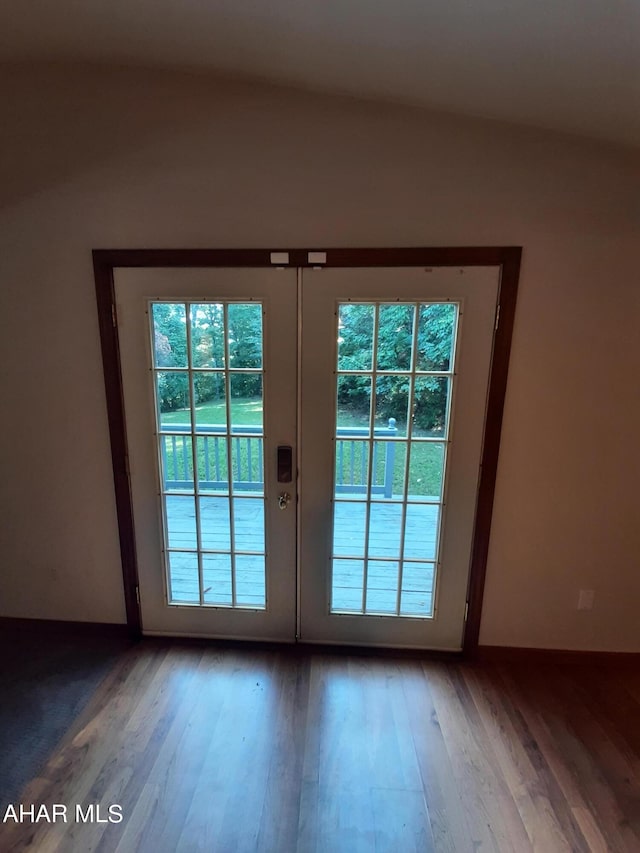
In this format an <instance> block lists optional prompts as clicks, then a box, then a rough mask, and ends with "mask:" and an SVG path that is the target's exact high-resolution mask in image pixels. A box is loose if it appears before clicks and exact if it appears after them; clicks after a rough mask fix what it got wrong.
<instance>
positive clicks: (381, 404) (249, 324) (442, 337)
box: [153, 302, 456, 435]
mask: <svg viewBox="0 0 640 853" xmlns="http://www.w3.org/2000/svg"><path fill="white" fill-rule="evenodd" d="M224 315H225V312H224V308H223V306H222V305H221V304H217V303H202V304H198V305H192V306H191V347H192V361H193V366H194V367H196V368H208V369H209V370H212V369H213V370H216V369H218V370H220V369H222V368H224V367H225V358H226V353H225V316H224ZM374 315H375V306H374V305H373V304H371V303H369V304H362V303H347V304H343V305H342V306H341V307H340V325H339V340H338V367H339V369H340V370H368V371H370V370H371V369H372V366H373V365H372V359H373V350H374V342H373V333H374ZM414 315H415V307H414V306H413V305H411V304H406V303H401V302H398V303H385V304H382V305H381V306H380V310H379V321H378V341H377V358H376V361H377V365H376V366H377V369H378V370H382V371H385V370H386V371H408V370H410V369H411V368H412V358H413V354H412V352H411V342H412V339H413V333H414V323H415V316H414ZM153 318H154V334H155V352H156V364H157V366H158V367H164V368H167V371H166V372H163V373H161V374H160V375H159V381H158V396H159V400H160V409H161V411H162V412H170V411H174V410H176V409H183V408H186V407H188V405H189V393H188V383H187V381H186V375H185V374H180V373H175V372H173V373H172V372H170V370H171V368H176V367H186V366H187V331H186V322H187V318H186V316H185V306H184V305H183V304H179V303H155V304H154V305H153ZM455 319H456V308H455V306H453V305H450V304H448V303H434V304H429V303H424V304H421V305H419V308H418V328H417V352H416V354H415V363H416V367H417V369H418V370H424V371H443V370H448V369H449V364H450V359H451V356H452V342H453V330H454V327H455ZM226 336H227V348H228V358H229V366H230V367H232V368H233V367H235V368H244V369H247V370H251V369H253V370H260V368H261V367H262V308H261V306H260V305H258V304H254V303H242V304H240V303H231V304H229V306H228V309H227V330H226ZM409 390H410V383H409V377H408V375H406V373H405V374H404V375H403V374H402V373H399V374H398V373H396V375H378V378H377V386H376V422H377V423H379V424H380V423H384V424H386V423H387V421H388V419H389V418H396V420H397V421H398V423H399V424H405V423H406V421H407V413H408V409H409ZM447 390H448V389H447V381H446V380H444V379H442V378H440V377H436V376H422V377H419V378H418V379H417V380H416V386H415V393H414V400H413V402H412V406H411V408H412V416H413V419H414V428H415V429H417V430H420V431H421V432H422V433H423V434H425V433H426V434H432V435H438V434H441V433H442V431H443V429H444V418H445V413H446V403H447ZM230 391H231V395H232V397H234V398H251V397H259V396H260V395H261V393H262V377H261V375H260V374H259V373H257V372H256V373H246V374H245V373H243V374H234V375H233V378H232V382H231V389H230ZM194 394H195V401H194V402H195V405H196V406H198V405H202V404H204V403H209V402H215V401H220V400H223V399H224V379H223V374H222V373H215V372H202V373H200V372H197V371H196V372H195V373H194ZM370 399H371V379H370V377H367V376H349V375H347V376H341V378H340V383H339V386H338V402H339V404H340V405H341V406H342V407H345V406H346V407H348V408H349V409H351V410H352V411H353V412H362V413H366V412H367V411H368V408H369V405H370Z"/></svg>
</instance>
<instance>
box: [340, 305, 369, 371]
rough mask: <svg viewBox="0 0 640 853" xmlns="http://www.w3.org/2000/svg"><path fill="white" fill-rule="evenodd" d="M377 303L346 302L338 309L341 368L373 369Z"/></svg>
mask: <svg viewBox="0 0 640 853" xmlns="http://www.w3.org/2000/svg"><path fill="white" fill-rule="evenodd" d="M374 317H375V305H362V304H358V303H353V302H346V303H344V304H343V305H340V307H339V309H338V368H339V370H371V365H372V362H373V321H374Z"/></svg>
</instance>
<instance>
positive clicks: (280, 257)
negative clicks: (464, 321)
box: [92, 246, 522, 657]
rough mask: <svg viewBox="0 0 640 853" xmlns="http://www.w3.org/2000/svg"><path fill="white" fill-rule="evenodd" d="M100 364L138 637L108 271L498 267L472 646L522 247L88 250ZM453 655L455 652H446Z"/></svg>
mask: <svg viewBox="0 0 640 853" xmlns="http://www.w3.org/2000/svg"><path fill="white" fill-rule="evenodd" d="M92 255H93V271H94V279H95V289H96V300H97V308H98V323H99V328H100V344H101V349H102V366H103V373H104V384H105V393H106V401H107V417H108V423H109V437H110V442H111V460H112V467H113V481H114V491H115V499H116V513H117V520H118V531H119V538H120V557H121V561H122V580H123V589H124V600H125V609H126V617H127V626H128V629H129V632H130V634H131V635H132V637H135V638H138V637H140V636H141V635H142V622H141V615H140V603H139V585H138V566H137V557H136V545H135V527H134V518H133V503H132V496H131V486H130V476H129V456H128V447H127V434H126V425H125V413H124V396H123V386H122V372H121V364H120V346H119V341H118V325H117V313H116V310H117V309H116V299H115V285H114V270H115V269H117V268H120V267H173V268H188V267H254V268H255V267H268V268H273V267H274V266H275V267H295V268H299V267H317V266H321V267H452V266H453V267H457V266H459V267H474V266H494V267H499V268H500V285H499V292H498V305H497V312H496V328H495V332H494V341H493V353H492V358H491V368H490V374H489V390H488V395H487V408H486V414H485V422H484V437H483V444H482V456H481V463H480V464H481V469H480V478H479V483H478V494H477V503H476V515H475V521H474V528H473V540H472V548H471V562H470V569H469V583H468V590H467V608H468V609H467V620H466V624H465V631H464V640H463V651H462V654H463V656H464V657H471V656H473V655H474V653H475V651H476V649H477V647H478V638H479V634H480V619H481V616H482V599H483V595H484V585H485V575H486V568H487V556H488V552H489V537H490V533H491V518H492V513H493V500H494V494H495V484H496V474H497V468H498V454H499V449H500V435H501V431H502V417H503V411H504V398H505V394H506V388H507V375H508V371H509V356H510V352H511V339H512V336H513V325H514V319H515V310H516V301H517V294H518V280H519V274H520V261H521V256H522V248H521V247H520V246H460V247H433V248H372V249H366V248H365V249H341V248H338V249H321V250H318V249H317V248H313V249H288V250H287V249H94V250H93V253H92ZM450 654H451V656H458V655H457V653H455V652H452V653H450Z"/></svg>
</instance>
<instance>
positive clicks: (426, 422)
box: [331, 302, 458, 617]
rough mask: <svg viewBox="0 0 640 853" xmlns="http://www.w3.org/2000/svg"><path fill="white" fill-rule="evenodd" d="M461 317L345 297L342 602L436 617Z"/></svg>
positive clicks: (338, 509)
mask: <svg viewBox="0 0 640 853" xmlns="http://www.w3.org/2000/svg"><path fill="white" fill-rule="evenodd" d="M457 318H458V305H457V304H452V303H421V302H418V303H397V302H394V303H354V302H346V303H341V304H340V305H339V306H338V318H337V319H338V328H337V344H338V347H337V363H336V401H337V403H336V412H337V417H336V432H335V447H336V460H335V462H336V464H335V483H334V486H335V491H334V500H335V502H334V519H333V554H332V588H331V589H332V594H331V610H332V612H334V613H341V612H342V613H362V614H365V613H366V614H376V613H377V614H385V615H395V616H413V617H431V616H433V610H434V591H435V584H436V579H437V571H436V570H437V566H438V543H439V532H440V519H441V516H442V513H441V508H442V500H443V484H444V482H445V475H446V455H447V443H448V433H449V429H448V427H449V410H450V403H451V398H452V393H453V382H454V376H453V365H454V348H455V338H456V334H455V333H456V328H457Z"/></svg>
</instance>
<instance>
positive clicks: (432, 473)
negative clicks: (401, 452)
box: [407, 441, 445, 501]
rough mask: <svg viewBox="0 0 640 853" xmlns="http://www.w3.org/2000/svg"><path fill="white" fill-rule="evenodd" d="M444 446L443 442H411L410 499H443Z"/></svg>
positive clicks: (408, 494) (408, 496) (408, 493)
mask: <svg viewBox="0 0 640 853" xmlns="http://www.w3.org/2000/svg"><path fill="white" fill-rule="evenodd" d="M444 448H445V445H444V444H443V443H442V442H435V441H412V442H411V453H410V455H409V489H408V492H407V499H408V500H410V501H412V500H418V501H419V500H422V501H439V500H441V499H442V485H443V482H444Z"/></svg>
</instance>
